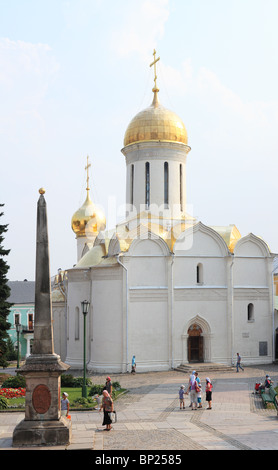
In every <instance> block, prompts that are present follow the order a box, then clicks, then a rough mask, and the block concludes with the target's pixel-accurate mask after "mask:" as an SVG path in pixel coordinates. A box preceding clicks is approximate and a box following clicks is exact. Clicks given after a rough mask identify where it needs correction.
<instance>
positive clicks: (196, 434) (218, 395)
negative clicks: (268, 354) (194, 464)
mask: <svg viewBox="0 0 278 470" xmlns="http://www.w3.org/2000/svg"><path fill="white" fill-rule="evenodd" d="M266 373H269V374H270V376H271V378H272V380H273V381H274V385H275V386H276V385H277V382H278V365H269V366H258V367H246V368H245V369H244V372H242V371H240V372H239V373H237V372H236V371H235V370H231V371H227V372H210V375H209V376H210V378H211V379H212V382H213V386H214V388H213V394H212V410H207V409H206V408H207V404H206V402H205V393H203V408H202V409H199V410H196V411H193V410H192V409H191V408H190V407H189V398H188V397H186V400H185V405H186V408H185V410H180V408H179V400H178V390H179V388H180V385H181V384H184V385H186V384H187V383H188V379H189V375H188V374H185V373H182V372H178V371H170V372H156V373H144V374H139V373H137V374H135V375H131V374H123V375H111V378H112V381H118V382H120V384H121V386H122V387H124V388H127V389H128V390H129V392H128V393H126V394H124V395H122V396H121V397H120V398H119V399H118V400H116V402H115V409H116V410H117V422H116V423H114V424H113V429H112V430H111V431H110V432H107V431H105V430H104V426H102V413H99V412H98V411H96V410H94V411H89V412H86V411H71V412H70V414H71V419H72V442H71V444H70V445H69V446H68V447H67V448H66V449H67V450H85V449H86V450H87V449H88V450H95V451H110V450H114V451H116V450H117V451H123V450H146V451H147V450H148V451H150V450H164V451H165V450H167V451H169V450H176V451H178V450H278V417H277V412H276V410H275V409H267V410H266V409H264V407H263V405H262V400H261V398H260V397H259V396H258V395H255V394H254V384H255V383H256V382H257V381H263V379H264V377H265V374H266ZM207 375H208V373H206V372H200V373H199V376H200V378H201V381H202V384H203V390H204V388H205V377H206V376H207ZM104 379H105V376H95V377H93V382H94V383H104V381H105V380H104ZM23 418H24V413H23V412H21V413H18V412H2V413H0V450H5V449H6V450H16V449H14V448H13V447H12V434H13V430H14V428H15V426H16V424H17V423H18V422H19V421H21V420H22V419H23ZM36 449H37V450H38V448H36ZM39 449H42V450H45V449H46V448H45V447H40V448H39ZM47 449H50V450H64V449H65V447H47Z"/></svg>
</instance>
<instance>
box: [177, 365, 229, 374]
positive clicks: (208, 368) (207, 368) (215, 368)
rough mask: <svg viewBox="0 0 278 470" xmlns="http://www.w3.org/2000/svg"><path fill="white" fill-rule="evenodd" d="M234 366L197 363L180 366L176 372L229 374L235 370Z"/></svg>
mask: <svg viewBox="0 0 278 470" xmlns="http://www.w3.org/2000/svg"><path fill="white" fill-rule="evenodd" d="M233 369H234V367H233V366H229V365H227V364H217V363H212V362H196V363H194V364H193V363H190V364H180V366H178V367H176V368H175V370H176V371H178V372H184V373H185V374H190V373H191V372H192V371H193V370H196V371H197V372H228V371H231V370H233Z"/></svg>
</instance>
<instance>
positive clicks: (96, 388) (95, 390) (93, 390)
mask: <svg viewBox="0 0 278 470" xmlns="http://www.w3.org/2000/svg"><path fill="white" fill-rule="evenodd" d="M103 387H104V385H99V384H93V385H92V387H90V389H89V391H88V395H89V396H91V397H92V396H94V395H102V390H103Z"/></svg>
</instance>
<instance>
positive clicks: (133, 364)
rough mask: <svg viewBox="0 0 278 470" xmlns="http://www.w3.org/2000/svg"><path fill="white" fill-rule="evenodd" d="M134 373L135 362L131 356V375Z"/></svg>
mask: <svg viewBox="0 0 278 470" xmlns="http://www.w3.org/2000/svg"><path fill="white" fill-rule="evenodd" d="M135 372H136V361H135V356H132V361H131V373H132V374H135Z"/></svg>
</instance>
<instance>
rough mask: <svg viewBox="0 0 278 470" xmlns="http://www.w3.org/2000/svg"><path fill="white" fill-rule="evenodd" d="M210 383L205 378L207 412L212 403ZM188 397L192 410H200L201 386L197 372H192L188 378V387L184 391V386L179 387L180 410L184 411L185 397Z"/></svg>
mask: <svg viewBox="0 0 278 470" xmlns="http://www.w3.org/2000/svg"><path fill="white" fill-rule="evenodd" d="M212 388H213V386H212V383H211V380H210V378H209V377H207V378H206V390H205V391H206V401H207V402H208V407H207V410H211V409H212V406H211V402H212ZM188 394H189V397H190V405H189V406H190V407H191V408H192V410H197V408H202V407H203V405H202V384H201V380H200V377H199V375H198V372H196V371H195V370H193V372H192V374H191V375H190V377H189V382H188V387H187V390H185V386H184V385H181V388H180V390H179V400H180V409H185V395H188Z"/></svg>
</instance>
